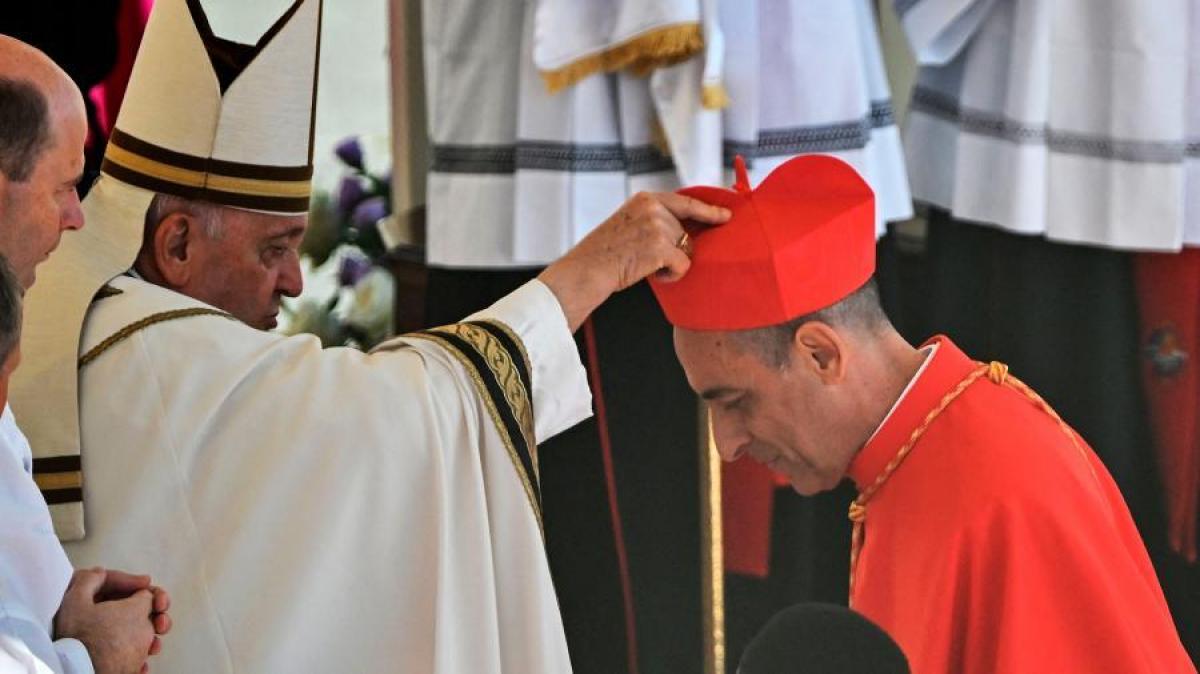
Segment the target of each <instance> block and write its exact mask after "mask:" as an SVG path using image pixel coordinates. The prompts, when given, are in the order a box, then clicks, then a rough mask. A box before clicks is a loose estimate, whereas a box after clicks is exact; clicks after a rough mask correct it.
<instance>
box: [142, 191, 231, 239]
mask: <svg viewBox="0 0 1200 674" xmlns="http://www.w3.org/2000/svg"><path fill="white" fill-rule="evenodd" d="M222 210H224V207H222V206H218V205H216V204H211V203H209V202H207V201H194V200H192V199H184V198H183V197H177V196H175V195H173V194H163V193H161V192H159V193H158V194H155V195H154V198H153V199H151V200H150V205H149V206H148V207H147V208H146V240H147V241H148V240H150V239H151V238H152V237H153V236H154V231H155V230H156V229H158V225H159V223H161V222H162V221H163V218H166V217H167V216H168V215H171V214H172V213H184V214H187V215H190V216H191V217H193V218H195V219H196V220H198V221H199V222H200V225H201V226H202V227H204V233H205V234H207V235H208V236H209V237H211V238H214V239H219V238H221V235H222V234H224V232H225V228H224V221H223V220H222V217H221V215H222V213H221V211H222Z"/></svg>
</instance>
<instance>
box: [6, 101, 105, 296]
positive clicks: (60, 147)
mask: <svg viewBox="0 0 1200 674" xmlns="http://www.w3.org/2000/svg"><path fill="white" fill-rule="evenodd" d="M72 94H73V98H72V97H71V96H69V95H60V96H59V97H58V98H59V99H62V100H57V101H52V102H51V105H50V120H49V121H50V127H51V138H52V141H51V145H50V147H49V148H47V149H46V150H44V151H43V152H42V154H41V156H40V157H39V158H38V162H37V164H36V165H35V167H34V170H33V173H32V174H31V175H30V176H29V178H28V179H27V180H24V181H22V182H15V181H13V180H10V179H7V178H5V177H4V176H0V253H2V254H3V255H4V256H5V257H7V258H8V261H9V263H10V264H11V265H12V267H13V271H15V272H16V275H17V279H18V280H19V281H20V282H21V285H22V286H24V287H25V288H29V287H30V286H32V285H33V281H34V278H35V273H34V269H35V267H37V265H38V264H40V263H41V262H42V261H44V260H45V259H46V258H47V257H49V256H50V253H51V252H52V251H53V250H54V249H55V248H57V247H58V242H59V239H60V238H61V237H62V233H63V231H64V230H67V229H79V228H80V227H82V226H83V211H82V210H81V209H80V206H79V196H78V195H77V194H76V192H75V186H76V185H77V184H78V183H79V180H80V178H81V176H82V175H83V144H84V140H85V139H86V137H87V119H86V117H85V116H84V110H83V102H82V100H81V99H80V98H79V94H78V93H77V92H72Z"/></svg>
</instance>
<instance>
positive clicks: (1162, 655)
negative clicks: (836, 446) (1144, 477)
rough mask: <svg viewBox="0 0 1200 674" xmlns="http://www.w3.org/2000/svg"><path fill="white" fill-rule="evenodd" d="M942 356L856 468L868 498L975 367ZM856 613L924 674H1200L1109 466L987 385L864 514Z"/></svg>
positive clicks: (949, 414) (950, 413)
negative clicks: (927, 420)
mask: <svg viewBox="0 0 1200 674" xmlns="http://www.w3.org/2000/svg"><path fill="white" fill-rule="evenodd" d="M936 341H938V342H939V343H940V345H939V347H938V349H937V351H936V352H935V353H934V355H933V356H932V360H931V361H930V362H929V364H928V366H927V367H926V369H925V371H924V372H923V373H922V374H921V375H920V377H919V378H918V379H917V380H916V382H914V384H913V386H912V388H911V389H910V390H909V392H908V394H907V395H906V396H905V397H904V398H903V400H901V402H900V403H899V405H898V406H897V407H896V409H895V411H894V412H893V413H892V415H891V416H890V417H889V418H888V419H887V421H885V423H884V424H883V426H882V427H881V428H880V429H879V432H878V433H877V434H876V435H875V436H874V438H872V439H871V441H870V442H868V443H867V445H866V446H865V447H864V448H863V449H862V451H861V452H860V453H859V455H858V456H857V457H856V458H855V460H854V461H853V463H852V464H851V466H850V471H849V473H850V477H851V478H852V479H853V480H854V481H855V483H856V484H858V485H859V487H860V488H862V487H863V486H864V485H868V484H871V483H873V482H874V481H875V479H876V477H877V476H878V475H879V474H880V473H881V472H882V471H883V470H884V467H885V466H886V465H887V463H888V462H889V461H891V460H892V459H893V458H894V457H895V456H896V453H897V451H898V450H899V449H900V447H901V446H902V445H903V444H904V443H905V442H906V441H907V440H908V438H909V437H910V436H911V435H912V433H913V431H914V429H916V428H917V427H918V426H919V425H920V424H922V423H923V421H924V420H925V418H926V416H927V415H928V414H929V412H930V411H931V410H932V409H934V408H935V407H937V406H938V404H939V403H940V401H941V400H942V399H943V398H944V397H945V396H946V394H947V393H948V392H950V391H951V390H952V389H954V388H955V387H956V386H957V385H958V384H959V382H961V381H962V380H963V379H964V378H965V377H966V376H967V374H968V373H970V372H971V371H972V370H973V369H975V368H976V367H977V366H978V364H977V363H975V362H973V361H972V360H970V359H969V358H967V356H966V355H964V354H963V353H962V351H960V350H959V349H958V348H957V347H956V346H955V345H954V344H953V343H951V342H950V340H948V339H946V338H944V337H943V338H936ZM853 602H854V608H855V609H856V610H858V611H861V612H862V613H863V614H864V615H866V616H867V617H869V618H870V619H872V620H874V621H875V622H876V623H877V624H879V625H880V626H881V627H883V629H885V630H886V631H887V632H888V633H889V634H890V635H891V636H892V637H893V638H894V639H895V640H896V642H897V643H899V644H900V647H901V648H902V649H903V650H904V652H905V654H906V655H907V656H908V659H909V663H910V664H911V665H912V671H914V672H921V673H922V674H940V673H947V674H949V673H954V674H973V673H975V672H1130V673H1133V672H1147V673H1150V672H1153V673H1155V674H1165V673H1171V672H1194V671H1195V668H1194V667H1193V665H1192V663H1191V660H1190V659H1189V658H1188V655H1187V653H1186V652H1185V651H1184V649H1183V646H1182V644H1181V643H1180V640H1179V636H1178V634H1177V632H1176V630H1175V626H1174V624H1173V623H1172V620H1171V616H1170V613H1169V612H1168V609H1167V604H1166V601H1165V599H1164V598H1163V593H1162V590H1161V588H1160V587H1159V584H1158V580H1157V578H1156V576H1155V572H1154V568H1153V567H1152V566H1151V564H1150V558H1149V555H1147V553H1146V549H1145V547H1144V546H1143V544H1142V540H1141V537H1140V536H1139V534H1138V531H1137V529H1136V528H1135V527H1134V524H1133V519H1132V518H1131V517H1130V515H1129V510H1128V508H1126V506H1125V502H1124V500H1123V499H1122V497H1121V494H1120V492H1119V491H1118V490H1117V487H1116V484H1115V483H1114V482H1113V480H1112V478H1111V477H1110V476H1109V474H1108V471H1107V470H1106V469H1105V468H1104V465H1103V464H1102V463H1101V462H1100V460H1099V459H1098V458H1097V457H1096V455H1095V454H1094V453H1093V452H1092V451H1091V449H1090V448H1089V447H1088V446H1087V445H1086V443H1084V442H1083V441H1082V440H1080V442H1079V444H1078V445H1077V444H1076V443H1074V442H1072V440H1071V436H1068V435H1067V433H1065V432H1064V430H1063V429H1062V427H1060V426H1059V424H1058V422H1056V421H1055V420H1054V419H1053V418H1052V417H1051V416H1050V415H1048V414H1047V413H1046V412H1044V411H1043V410H1041V409H1039V408H1038V407H1037V406H1035V405H1034V404H1033V403H1032V402H1031V401H1030V400H1029V399H1028V398H1027V397H1026V396H1025V395H1024V394H1022V393H1020V392H1018V391H1014V390H1013V389H1011V388H1009V387H1007V386H1001V385H998V384H996V383H994V382H992V381H991V380H989V379H988V378H986V377H984V378H981V379H979V380H977V381H976V382H974V383H973V384H971V385H970V386H969V387H968V388H967V389H966V390H965V391H964V392H963V393H962V395H960V396H959V397H958V398H956V399H955V400H954V401H953V402H951V403H950V405H949V406H948V407H946V409H945V410H944V411H943V412H942V413H941V414H940V415H939V416H938V417H937V418H936V419H934V420H933V422H932V423H931V424H930V425H929V427H928V429H927V430H926V432H925V433H924V435H923V436H922V437H921V438H920V439H919V440H918V441H917V443H916V445H915V446H914V447H913V449H912V451H911V453H909V455H908V457H907V458H906V459H905V460H904V462H903V463H902V464H900V466H899V467H898V468H897V469H896V470H895V472H894V473H892V475H891V477H890V478H889V479H888V480H887V481H886V482H885V483H884V484H883V486H882V487H881V488H880V489H879V491H878V492H876V494H875V496H874V498H872V499H871V500H870V501H869V502H868V503H867V506H866V520H865V526H864V543H863V547H862V551H861V554H860V557H859V563H858V570H857V574H856V577H855V590H854V598H853Z"/></svg>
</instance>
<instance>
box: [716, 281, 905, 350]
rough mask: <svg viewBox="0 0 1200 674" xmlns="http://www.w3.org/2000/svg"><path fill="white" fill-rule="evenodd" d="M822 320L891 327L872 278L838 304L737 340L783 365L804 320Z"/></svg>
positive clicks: (743, 332) (839, 324)
mask: <svg viewBox="0 0 1200 674" xmlns="http://www.w3.org/2000/svg"><path fill="white" fill-rule="evenodd" d="M813 321H819V322H821V323H825V324H827V325H830V326H832V327H835V328H848V329H851V330H861V331H865V332H868V333H871V334H878V333H879V332H881V331H882V330H884V329H885V328H887V327H889V326H891V322H890V321H888V317H887V314H885V313H884V312H883V307H882V306H881V305H880V303H879V286H878V284H876V282H875V278H874V277H872V278H871V279H870V280H868V281H867V282H866V283H865V284H863V286H862V287H860V288H859V289H858V290H855V291H854V292H852V293H850V294H849V295H847V296H846V297H844V298H842V299H841V300H840V301H838V302H837V303H835V304H831V305H829V306H827V307H825V308H824V309H819V310H817V311H814V312H812V313H808V314H804V315H803V316H798V317H796V318H793V319H792V320H790V321H787V322H786V323H780V324H778V325H769V326H767V327H765V328H754V329H752V330H740V331H738V332H735V333H733V334H734V340H735V341H736V342H738V343H739V345H740V346H742V347H743V348H745V349H746V350H747V351H750V352H752V353H755V354H756V355H758V356H759V357H760V358H762V360H763V361H764V362H765V363H767V364H768V365H770V366H771V367H783V366H784V365H786V364H787V363H788V359H789V358H790V354H791V344H792V339H793V338H794V337H795V335H796V330H797V329H799V328H800V326H802V325H804V324H805V323H810V322H813Z"/></svg>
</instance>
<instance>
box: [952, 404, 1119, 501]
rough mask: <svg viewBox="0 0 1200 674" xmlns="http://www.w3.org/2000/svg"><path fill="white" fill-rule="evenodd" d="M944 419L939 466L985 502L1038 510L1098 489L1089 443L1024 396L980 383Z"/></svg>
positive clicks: (953, 405)
mask: <svg viewBox="0 0 1200 674" xmlns="http://www.w3.org/2000/svg"><path fill="white" fill-rule="evenodd" d="M945 415H946V420H945V421H946V423H945V424H944V426H943V428H942V429H941V431H940V433H939V436H940V442H939V443H938V444H939V445H941V446H942V448H941V451H939V452H938V454H939V456H938V458H939V461H940V462H941V463H942V464H943V465H944V468H945V471H946V474H947V475H948V476H950V475H953V476H954V477H953V479H955V481H956V482H958V483H959V484H961V485H964V486H966V487H969V488H970V489H971V490H972V491H973V492H974V493H976V494H978V495H979V496H980V497H981V498H982V497H989V498H997V499H1003V500H1005V501H1007V502H1011V503H1017V502H1022V501H1025V502H1029V503H1030V504H1033V505H1036V504H1043V503H1052V502H1053V498H1054V495H1055V494H1062V493H1063V492H1064V491H1074V490H1084V491H1089V492H1090V491H1092V490H1093V489H1094V488H1095V485H1096V482H1097V481H1096V476H1095V474H1094V471H1095V466H1094V462H1092V461H1091V449H1090V448H1089V447H1088V446H1087V444H1086V442H1085V441H1084V440H1083V439H1082V438H1081V437H1079V436H1078V434H1077V433H1076V432H1075V431H1074V430H1073V429H1070V427H1069V426H1066V425H1065V424H1063V423H1062V422H1060V421H1059V420H1058V419H1056V418H1055V417H1054V416H1052V415H1051V414H1050V413H1049V412H1048V411H1047V410H1046V409H1044V408H1043V407H1041V406H1040V405H1039V404H1038V403H1037V402H1035V401H1034V400H1032V399H1031V398H1029V397H1028V396H1027V395H1025V394H1024V393H1022V392H1021V391H1018V390H1015V389H1013V388H1011V387H1009V386H1000V385H997V384H994V383H992V382H990V381H981V382H978V383H977V384H976V385H975V386H973V387H972V388H971V390H969V391H968V392H967V393H965V394H964V395H963V396H962V397H961V398H960V400H958V401H955V402H954V403H953V404H952V405H951V406H950V407H949V408H947V410H946V413H945Z"/></svg>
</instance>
